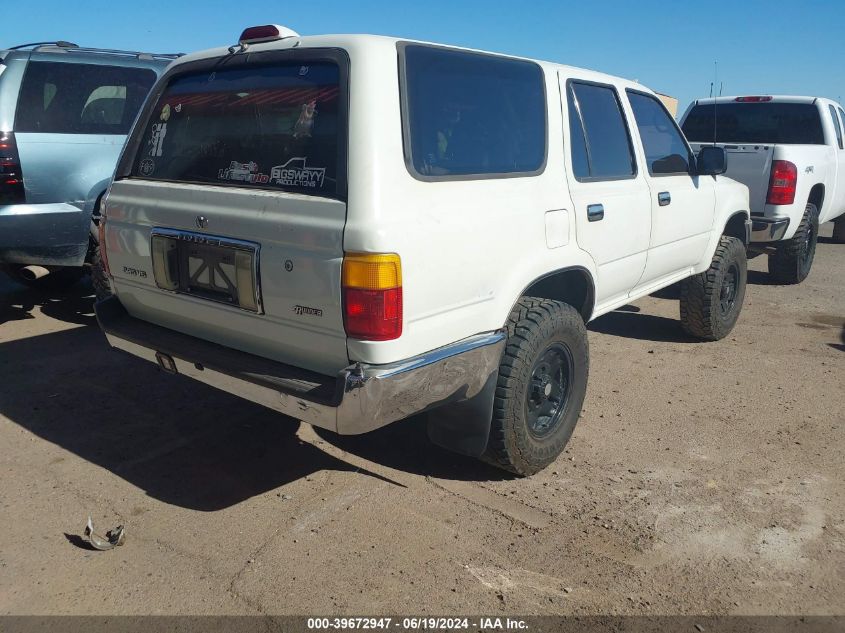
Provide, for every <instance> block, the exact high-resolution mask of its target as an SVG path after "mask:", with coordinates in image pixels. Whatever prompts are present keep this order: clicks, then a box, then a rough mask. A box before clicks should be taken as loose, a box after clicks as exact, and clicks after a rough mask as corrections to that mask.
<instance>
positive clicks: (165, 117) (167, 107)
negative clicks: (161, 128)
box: [159, 103, 170, 123]
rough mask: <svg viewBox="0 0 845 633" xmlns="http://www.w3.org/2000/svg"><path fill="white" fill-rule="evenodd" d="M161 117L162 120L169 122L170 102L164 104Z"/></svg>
mask: <svg viewBox="0 0 845 633" xmlns="http://www.w3.org/2000/svg"><path fill="white" fill-rule="evenodd" d="M159 118H160V119H161V120H162V121H164V122H165V123H167V121H168V119H170V104H169V103H165V104H164V107H163V108H162V109H161V115H160V116H159Z"/></svg>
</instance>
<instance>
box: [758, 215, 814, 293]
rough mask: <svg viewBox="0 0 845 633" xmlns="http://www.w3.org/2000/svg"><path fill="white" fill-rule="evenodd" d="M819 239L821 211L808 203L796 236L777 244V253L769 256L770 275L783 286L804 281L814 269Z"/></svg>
mask: <svg viewBox="0 0 845 633" xmlns="http://www.w3.org/2000/svg"><path fill="white" fill-rule="evenodd" d="M818 239H819V210H818V209H817V208H816V205H814V204H812V203H808V204H807V208H806V209H805V211H804V217H802V218H801V224H799V225H798V230H797V231H795V235H794V236H793V237H792V239H790V240H786V241H784V242H780V243H778V244H775V249H776V250H775V252H774V253H771V254H770V255H769V275H771V276H772V278H773V279H774V280H775V281H777V282H778V283H781V284H798V283H801V282H802V281H804V280H805V279H806V278H807V276H808V275H809V274H810V269H811V268H812V267H813V259H815V256H816V243H817V242H818Z"/></svg>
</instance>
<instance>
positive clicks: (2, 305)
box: [0, 273, 96, 340]
mask: <svg viewBox="0 0 845 633" xmlns="http://www.w3.org/2000/svg"><path fill="white" fill-rule="evenodd" d="M39 309H40V311H41V312H42V313H44V314H45V315H47V316H49V317H52V318H54V319H58V320H59V321H65V322H66V323H77V324H79V325H90V324H93V323H95V322H96V318H95V317H94V290H93V289H92V288H91V284H90V282H89V280H88V279H84V280H82V281H80V282H79V283H77V284H75V285H74V286H72V287H71V288H68V289H67V290H63V291H55V290H54V291H42V290H35V289H33V288H28V287H26V286H23V285H20V284H18V283H16V282H15V281H13V280H11V279H9V278H8V277H7V276H6V275H4V274H3V273H0V326H2V324H3V323H7V322H9V321H21V320H24V319H34V318H35V315H34V314H33V312H34V311H36V310H39ZM2 338H3V336H2V330H0V340H2Z"/></svg>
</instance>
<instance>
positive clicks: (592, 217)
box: [587, 204, 604, 222]
mask: <svg viewBox="0 0 845 633" xmlns="http://www.w3.org/2000/svg"><path fill="white" fill-rule="evenodd" d="M603 218H604V205H603V204H589V205H587V219H588V220H589V221H590V222H598V221H599V220H601V219H603Z"/></svg>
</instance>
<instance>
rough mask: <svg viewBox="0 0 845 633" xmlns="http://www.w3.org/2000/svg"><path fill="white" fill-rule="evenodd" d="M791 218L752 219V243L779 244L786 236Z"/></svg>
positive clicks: (753, 217) (758, 217) (756, 217)
mask: <svg viewBox="0 0 845 633" xmlns="http://www.w3.org/2000/svg"><path fill="white" fill-rule="evenodd" d="M788 228H789V218H765V217H760V216H752V217H751V241H752V242H777V241H779V240H781V239H782V238H783V236H784V235H785V234H786V229H788Z"/></svg>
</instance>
